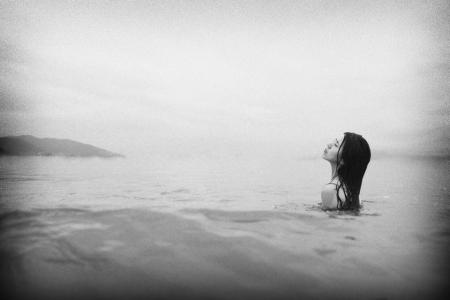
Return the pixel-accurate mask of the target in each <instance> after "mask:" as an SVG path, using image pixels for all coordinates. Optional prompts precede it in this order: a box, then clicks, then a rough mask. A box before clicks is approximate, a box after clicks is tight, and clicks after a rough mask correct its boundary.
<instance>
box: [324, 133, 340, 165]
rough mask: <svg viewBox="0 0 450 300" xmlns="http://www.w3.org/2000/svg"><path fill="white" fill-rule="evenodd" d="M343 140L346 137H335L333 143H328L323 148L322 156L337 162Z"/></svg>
mask: <svg viewBox="0 0 450 300" xmlns="http://www.w3.org/2000/svg"><path fill="white" fill-rule="evenodd" d="M343 140H344V137H343V136H342V137H340V138H335V139H333V140H332V141H331V143H329V144H327V147H326V148H325V150H323V154H322V158H323V159H325V160H328V161H329V162H334V163H336V162H337V160H338V150H339V147H340V146H341V143H342V141H343ZM341 151H342V147H341Z"/></svg>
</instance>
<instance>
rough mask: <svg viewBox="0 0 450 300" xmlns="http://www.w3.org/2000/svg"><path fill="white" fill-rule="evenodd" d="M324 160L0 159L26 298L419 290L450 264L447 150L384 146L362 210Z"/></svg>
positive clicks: (432, 291)
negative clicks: (349, 209) (334, 204)
mask: <svg viewBox="0 0 450 300" xmlns="http://www.w3.org/2000/svg"><path fill="white" fill-rule="evenodd" d="M329 172H330V170H329V166H328V165H327V164H326V163H325V162H324V161H322V160H320V159H317V160H314V159H313V160H287V159H286V160H283V159H277V160H275V159H256V158H255V159H252V160H244V159H241V158H235V159H215V160H214V159H184V160H183V159H170V160H169V159H154V160H133V159H113V160H102V159H65V158H52V157H34V158H18V157H3V158H1V159H0V188H1V199H0V200H1V202H0V205H1V208H2V212H1V218H0V222H1V227H2V230H1V233H0V238H1V254H2V265H1V274H2V280H3V281H4V283H5V284H6V286H8V287H9V291H10V293H12V295H15V296H17V297H27V296H28V297H30V298H36V297H42V298H51V297H55V298H60V297H63V296H64V297H72V298H80V297H82V298H105V299H106V298H124V297H127V298H148V297H152V298H159V299H172V298H183V299H189V298H193V299H194V298H195V299H202V298H208V299H252V298H255V299H299V298H309V299H324V298H345V299H361V298H364V299H410V298H414V299H422V298H425V297H427V298H428V297H441V296H442V297H444V292H445V291H446V290H445V285H446V283H447V279H448V275H449V264H448V262H447V260H446V257H445V254H446V252H448V249H449V240H450V239H449V234H450V229H449V226H448V224H447V223H448V222H447V220H448V217H449V215H450V214H449V213H450V206H449V203H448V200H449V193H448V190H447V186H446V183H447V179H448V161H446V160H433V159H415V160H414V159H378V160H377V159H375V160H373V161H372V162H371V163H370V165H369V168H368V171H367V174H366V178H365V181H364V183H363V187H362V192H361V199H362V204H363V208H362V209H361V211H360V212H359V213H342V212H341V213H339V212H323V211H321V210H320V209H319V207H318V203H319V202H320V189H321V186H322V184H324V183H326V182H327V180H328V179H329Z"/></svg>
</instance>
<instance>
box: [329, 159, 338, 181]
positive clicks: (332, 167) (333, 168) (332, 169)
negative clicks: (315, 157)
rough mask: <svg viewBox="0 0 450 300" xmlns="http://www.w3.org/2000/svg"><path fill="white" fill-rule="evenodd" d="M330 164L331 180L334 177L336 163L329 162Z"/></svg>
mask: <svg viewBox="0 0 450 300" xmlns="http://www.w3.org/2000/svg"><path fill="white" fill-rule="evenodd" d="M330 165H331V181H333V180H334V179H335V178H336V177H337V174H336V163H335V162H330Z"/></svg>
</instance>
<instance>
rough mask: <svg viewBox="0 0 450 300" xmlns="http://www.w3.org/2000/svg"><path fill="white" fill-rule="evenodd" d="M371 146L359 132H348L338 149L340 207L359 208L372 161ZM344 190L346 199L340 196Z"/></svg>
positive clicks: (337, 193) (337, 191)
mask: <svg viewBox="0 0 450 300" xmlns="http://www.w3.org/2000/svg"><path fill="white" fill-rule="evenodd" d="M370 156H371V153H370V147H369V144H368V143H367V141H366V140H365V139H364V138H363V137H362V136H361V135H359V134H356V133H352V132H346V133H344V139H343V141H342V143H341V145H340V146H339V149H338V158H337V169H336V173H337V176H338V179H339V183H338V184H337V185H336V195H337V200H338V207H337V208H338V209H358V208H359V206H360V203H359V192H360V190H361V183H362V179H363V176H364V173H365V172H366V169H367V165H368V164H369V161H370ZM341 189H342V190H343V192H344V195H345V199H344V200H342V199H341V198H340V197H339V190H341Z"/></svg>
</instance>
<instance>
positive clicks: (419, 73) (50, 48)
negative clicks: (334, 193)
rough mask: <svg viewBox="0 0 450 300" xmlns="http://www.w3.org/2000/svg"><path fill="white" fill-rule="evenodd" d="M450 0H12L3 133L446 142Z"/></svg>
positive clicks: (440, 145)
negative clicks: (349, 134) (355, 136)
mask: <svg viewBox="0 0 450 300" xmlns="http://www.w3.org/2000/svg"><path fill="white" fill-rule="evenodd" d="M449 16H450V7H449V4H448V1H417V2H416V1H397V2H394V1H386V2H383V1H367V2H366V1H279V0H278V1H0V100H1V104H0V135H2V136H3V135H19V134H32V135H36V136H39V137H57V138H68V139H73V140H77V141H81V142H85V143H90V144H93V145H96V146H100V147H103V148H107V149H109V150H113V151H117V152H121V153H125V154H128V155H134V154H139V153H146V154H153V153H165V152H166V153H183V152H184V153H192V154H200V153H207V154H208V153H209V154H210V153H215V152H224V153H232V154H236V153H241V154H245V153H254V152H255V151H257V152H261V151H262V152H264V151H274V153H275V152H277V153H280V154H281V155H287V156H299V157H300V156H309V155H315V153H317V154H318V155H320V154H321V152H322V150H323V148H324V143H326V142H328V141H329V140H330V139H332V138H334V137H336V136H339V135H340V134H342V133H343V132H344V131H353V132H357V133H360V134H362V135H363V136H365V137H366V138H367V140H368V141H369V144H370V145H371V146H372V149H375V150H391V149H397V150H399V149H400V150H402V151H406V152H414V153H421V152H427V153H428V152H430V151H431V152H439V153H445V152H448V149H449V148H448V147H449V146H448V144H449V139H448V138H449V135H448V133H447V132H448V131H449V130H448V129H449V112H450V111H449V104H448V103H449V95H450V78H449V77H450V64H449V62H450V50H449V49H450V25H449V24H450V17H449Z"/></svg>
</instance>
